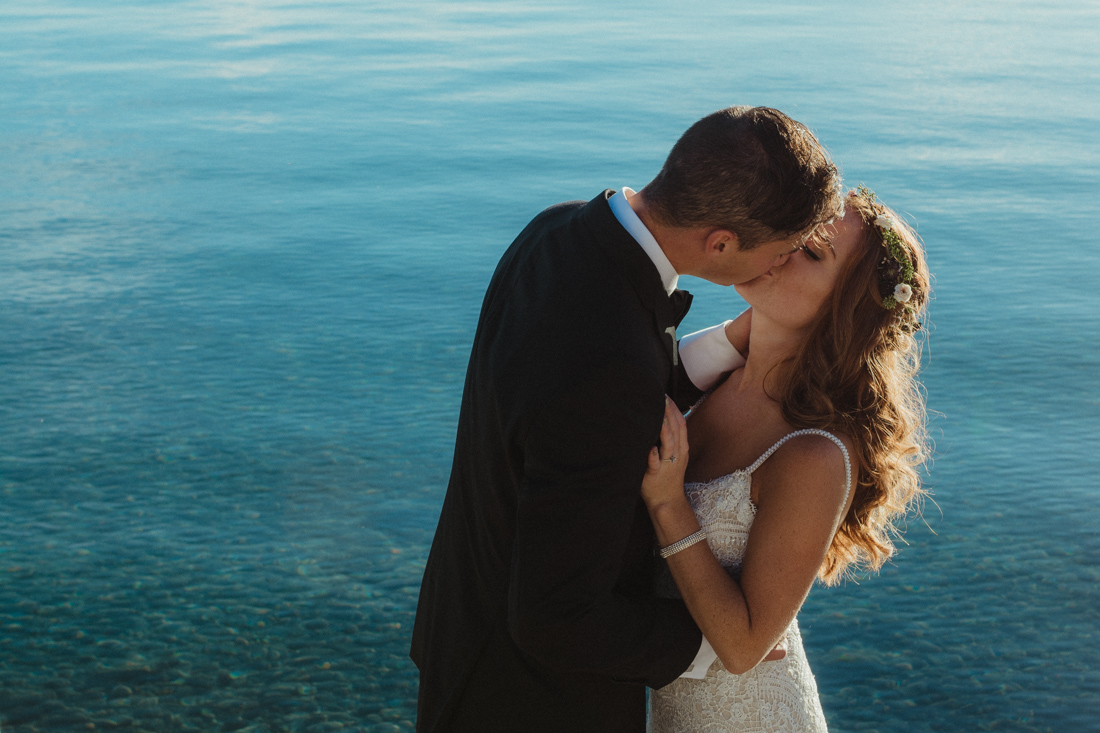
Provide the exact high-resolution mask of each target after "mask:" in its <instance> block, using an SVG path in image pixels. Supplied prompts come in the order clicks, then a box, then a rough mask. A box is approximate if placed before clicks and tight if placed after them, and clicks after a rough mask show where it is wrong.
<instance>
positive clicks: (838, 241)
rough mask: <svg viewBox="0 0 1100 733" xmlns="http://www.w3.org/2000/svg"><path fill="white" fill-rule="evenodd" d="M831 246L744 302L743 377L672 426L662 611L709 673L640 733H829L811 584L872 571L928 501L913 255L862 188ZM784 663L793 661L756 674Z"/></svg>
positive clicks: (666, 694) (656, 484) (656, 498)
mask: <svg viewBox="0 0 1100 733" xmlns="http://www.w3.org/2000/svg"><path fill="white" fill-rule="evenodd" d="M830 229H831V231H827V232H826V234H827V235H828V236H821V237H815V238H813V239H811V240H810V241H809V242H808V243H807V245H806V246H805V247H804V248H803V249H802V250H800V251H798V252H796V253H794V254H792V255H790V256H789V257H788V258H786V259H785V260H780V261H779V262H778V263H777V265H776V266H774V267H772V269H770V270H769V271H768V272H766V273H765V274H763V275H761V276H760V277H758V278H756V279H755V280H751V281H749V282H747V283H744V284H742V285H738V286H737V291H738V292H739V293H740V294H741V296H742V297H743V298H744V299H745V300H746V301H747V302H748V303H749V305H751V306H752V312H751V326H750V336H749V351H748V358H747V361H746V363H745V365H744V367H743V368H740V369H738V370H736V371H735V372H733V374H732V375H731V376H730V377H729V379H728V380H727V381H726V382H725V383H724V384H722V385H721V386H720V387H719V388H717V389H716V390H714V391H713V392H712V393H711V394H710V395H709V396H708V397H706V398H705V399H704V400H703V401H702V402H701V403H700V404H698V405H697V406H696V408H695V409H694V410H693V411H691V412H689V416H690V419H689V420H687V421H686V422H685V419H684V418H683V417H682V416H681V415H680V413H679V411H677V410H676V408H675V406H674V405H671V404H670V405H668V408H667V410H666V420H665V426H664V428H663V430H662V433H661V446H660V448H659V449H657V448H654V449H653V452H652V454H651V456H650V462H649V470H648V471H647V474H646V477H645V479H644V482H643V486H642V497H643V499H644V500H645V503H646V507H647V508H648V510H649V514H650V518H651V519H652V521H653V525H654V527H655V529H656V533H657V540H658V543H659V544H660V546H661V547H662V548H663V549H662V550H661V555H662V557H666V558H667V563H668V571H669V573H670V575H671V578H668V577H666V578H665V581H666V583H665V585H666V588H665V591H666V592H665V594H666V595H676V594H677V592H678V594H679V595H681V596H682V597H683V599H684V601H685V603H686V604H687V606H688V609H689V610H690V611H691V615H692V617H693V618H694V619H695V621H696V623H697V624H698V625H699V628H700V629H701V630H702V632H703V635H704V636H705V638H706V640H707V641H708V642H709V643H710V644H711V646H712V647H713V650H714V652H716V653H717V657H718V660H717V661H716V662H715V663H714V664H713V665H712V666H711V668H710V669H709V671H708V672H707V674H706V677H705V678H703V679H685V678H680V679H678V680H676V681H674V682H673V683H672V684H669V685H667V686H665V687H662V688H661V689H659V690H655V691H653V692H652V693H651V695H650V716H649V729H650V731H651V733H696V732H702V731H737V732H738V733H745V732H747V731H788V732H789V731H825V730H826V726H825V718H824V715H823V714H822V711H821V704H820V702H819V700H818V694H817V686H816V683H815V682H814V678H813V674H812V673H811V672H810V669H809V666H808V664H807V662H806V656H805V653H804V651H803V648H802V642H801V637H800V635H799V631H798V623H797V621H796V618H795V616H796V615H797V613H798V610H799V608H800V607H801V605H802V603H803V601H804V600H805V599H806V596H807V594H808V593H809V591H810V586H811V585H812V584H813V582H814V580H815V578H816V579H820V580H821V581H822V582H824V583H825V584H826V585H832V584H835V583H836V582H838V581H839V580H840V579H841V578H843V577H844V576H845V574H846V573H848V572H849V571H851V570H853V569H855V568H857V567H864V568H869V569H877V568H879V567H880V566H881V565H882V564H883V563H884V562H885V561H886V560H887V559H888V558H889V557H890V556H891V555H892V554H893V552H894V546H893V544H892V542H891V531H892V529H893V527H892V524H891V522H892V520H893V519H895V518H897V517H899V516H901V515H903V514H904V513H905V512H906V511H907V509H908V508H909V507H910V505H911V503H912V502H913V501H914V500H915V499H917V498H918V497H919V496H920V495H921V493H922V490H921V488H920V481H919V478H918V474H917V468H918V467H919V465H920V464H921V463H922V462H923V461H924V459H925V457H926V448H925V437H924V417H925V415H924V405H923V400H922V398H921V394H920V391H919V388H918V385H917V383H916V381H915V375H916V371H917V368H918V366H919V349H918V346H917V342H916V340H915V339H914V338H913V334H914V332H915V331H916V330H917V329H919V328H920V320H919V319H920V317H921V315H922V314H923V312H924V308H925V304H926V300H927V297H928V294H929V276H928V271H927V268H926V265H925V262H924V256H923V252H922V251H921V248H920V245H919V242H918V240H917V238H916V236H915V235H914V233H913V232H912V231H911V230H910V229H909V228H908V227H907V226H905V224H904V223H902V221H901V220H900V219H899V218H898V217H896V216H894V215H893V214H892V212H890V211H889V210H888V209H886V207H884V206H883V205H881V204H880V203H878V202H877V201H876V200H875V197H874V194H873V193H871V192H870V191H868V190H867V189H865V188H862V187H861V188H860V189H859V190H857V191H852V192H851V193H850V194H849V195H848V197H847V202H846V212H845V215H844V216H843V218H841V219H839V220H837V221H836V223H835V224H833V225H832V226H831V227H830ZM689 427H690V432H691V461H690V464H689V461H688V438H687V433H688V428H689ZM685 480H686V481H687V483H685ZM702 540H705V541H702ZM672 581H674V585H673V583H672ZM777 646H779V647H781V648H785V649H786V652H787V654H786V657H785V658H784V659H782V660H781V661H778V662H767V663H765V664H760V662H761V660H763V659H764V657H765V655H767V654H768V653H769V652H770V651H771V650H772V649H773V648H775V647H777ZM758 665H759V666H758Z"/></svg>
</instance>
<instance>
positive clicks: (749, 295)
mask: <svg viewBox="0 0 1100 733" xmlns="http://www.w3.org/2000/svg"><path fill="white" fill-rule="evenodd" d="M864 226H865V225H864V223H863V219H862V218H861V217H860V215H859V213H858V212H856V211H855V210H853V209H849V211H848V213H847V214H846V215H845V216H844V218H843V219H840V220H839V221H837V222H835V223H834V224H832V225H831V226H829V227H827V228H826V231H825V232H824V236H822V237H814V238H811V239H810V240H809V241H808V242H807V243H806V247H805V248H803V249H802V250H799V251H798V252H795V253H794V254H792V255H790V257H788V258H786V259H785V260H783V259H781V260H780V261H778V262H777V263H776V264H775V265H773V266H772V267H771V269H769V270H768V271H767V272H765V273H764V274H763V275H761V276H760V277H757V278H755V279H753V280H749V281H748V282H744V283H741V284H740V285H736V286H735V288H736V290H737V292H738V293H739V294H740V295H741V297H742V298H744V299H745V300H746V301H747V302H748V304H749V305H751V306H752V308H753V312H754V313H762V314H765V315H767V316H768V318H769V319H771V320H772V321H774V322H775V323H777V324H780V325H783V326H785V327H787V328H792V329H802V328H806V327H808V326H809V325H810V324H811V323H812V322H813V320H814V318H815V316H817V314H818V312H819V311H820V310H821V308H822V306H823V305H824V304H825V301H826V299H827V298H828V297H829V295H830V294H832V292H833V287H834V285H835V284H836V280H837V277H838V275H839V273H840V270H841V268H842V267H843V265H844V263H845V262H847V260H848V258H849V257H850V256H851V255H852V253H853V252H854V251H855V249H856V247H858V246H859V243H860V240H861V238H862V237H863V227H864Z"/></svg>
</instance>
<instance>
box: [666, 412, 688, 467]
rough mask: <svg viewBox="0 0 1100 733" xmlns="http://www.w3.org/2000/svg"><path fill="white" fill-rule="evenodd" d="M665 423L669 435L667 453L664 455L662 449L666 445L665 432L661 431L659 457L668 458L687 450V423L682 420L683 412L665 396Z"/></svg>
mask: <svg viewBox="0 0 1100 733" xmlns="http://www.w3.org/2000/svg"><path fill="white" fill-rule="evenodd" d="M665 425H666V426H668V428H669V436H668V440H667V445H668V447H669V451H668V455H665V451H664V450H663V449H664V447H665V445H666V439H665V433H664V431H663V430H662V432H661V443H662V445H661V448H662V451H661V458H670V457H672V456H677V457H679V456H680V455H682V454H684V453H686V452H687V423H686V421H685V420H684V416H683V414H682V413H681V412H680V408H678V407H676V403H675V402H673V401H672V400H670V399H668V398H667V397H666V398H665Z"/></svg>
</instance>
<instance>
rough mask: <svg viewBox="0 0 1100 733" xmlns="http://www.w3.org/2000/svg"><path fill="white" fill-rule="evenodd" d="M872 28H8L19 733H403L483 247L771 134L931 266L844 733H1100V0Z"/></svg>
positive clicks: (4, 103)
mask: <svg viewBox="0 0 1100 733" xmlns="http://www.w3.org/2000/svg"><path fill="white" fill-rule="evenodd" d="M880 5H882V4H881V3H872V2H855V3H848V4H845V5H844V7H843V9H841V8H840V6H836V7H833V8H822V7H818V6H817V5H814V4H808V3H806V4H787V5H783V6H777V5H776V4H774V3H765V2H738V3H719V2H709V3H702V2H686V3H681V4H678V5H677V6H676V8H675V9H671V7H670V6H669V5H668V4H666V3H656V2H643V3H640V4H635V5H633V6H630V7H629V8H628V7H627V6H621V7H612V6H599V7H594V6H592V4H590V3H579V2H564V3H554V4H545V3H534V2H529V1H527V0H521V1H517V2H511V3H499V2H497V3H493V2H482V3H460V2H446V1H437V0H425V1H424V2H419V3H381V2H376V1H375V0H365V1H360V2H336V1H323V2H317V3H310V4H306V3H294V2H278V1H276V0H272V1H264V0H219V1H218V2H214V1H213V0H194V1H192V2H178V1H174V0H167V1H165V2H158V3H155V4H154V3H148V4H141V3H133V4H129V3H125V2H118V1H116V0H105V1H104V2H99V3H77V2H72V3H65V2H61V1H59V0H38V1H37V2H35V3H19V2H15V1H14V0H0V28H2V29H3V30H2V34H0V35H2V38H3V42H2V43H0V109H2V110H3V113H2V114H0V173H2V175H0V334H2V336H3V338H2V339H0V375H2V379H0V729H2V730H3V732H4V733H28V732H30V731H51V732H53V731H86V730H123V729H125V730H145V731H157V732H161V731H232V730H245V731H310V732H311V733H313V732H316V731H332V730H361V731H372V732H374V731H400V730H408V729H411V727H412V724H413V720H414V716H415V698H416V680H417V678H416V670H415V668H414V667H413V666H412V664H411V662H410V661H409V660H408V658H407V650H408V644H409V634H410V631H411V622H412V618H413V611H414V608H415V602H416V595H417V592H418V584H419V581H420V574H421V572H422V569H423V565H424V561H425V559H426V556H427V550H428V547H429V544H430V542H431V537H432V533H433V530H434V528H435V523H436V518H437V516H438V512H439V508H440V505H441V502H442V498H443V491H444V487H445V485H446V480H447V475H448V472H449V468H450V460H451V450H452V445H453V437H454V430H455V424H456V420H457V414H458V404H459V399H460V395H461V387H462V380H463V375H464V370H465V366H466V359H467V356H468V353H469V348H470V343H471V339H472V335H473V330H474V326H475V322H476V318H477V312H478V308H479V305H480V301H481V296H482V293H483V291H484V288H485V286H486V284H487V282H488V279H489V276H490V274H491V272H492V269H493V267H494V265H495V263H496V260H497V258H498V257H499V255H500V254H501V252H502V251H503V250H504V248H505V247H506V246H507V245H508V243H509V242H510V241H511V239H512V238H513V237H514V236H515V234H516V233H517V232H518V231H519V230H520V229H521V228H522V226H523V225H524V224H525V223H526V222H527V221H528V220H529V219H530V218H531V217H532V216H533V215H534V214H535V213H537V212H538V211H539V210H541V209H542V208H544V207H546V206H548V205H550V204H553V203H556V202H558V201H563V200H571V199H589V198H591V197H593V196H595V195H596V194H597V193H598V192H599V191H601V190H603V189H604V188H608V187H610V188H618V187H620V186H624V185H625V186H632V187H634V188H640V187H641V186H643V185H644V184H645V183H646V182H647V181H648V180H649V178H650V177H651V176H652V175H653V174H654V173H655V172H656V171H657V169H658V168H659V166H660V164H661V162H662V160H663V158H664V155H665V154H666V152H667V150H668V149H669V147H670V146H671V145H672V143H673V142H674V141H675V139H676V138H677V136H678V135H679V134H680V132H682V131H683V130H684V129H685V128H686V127H687V126H688V125H689V124H690V123H691V122H693V121H694V120H695V119H697V118H698V117H700V116H702V115H704V114H706V113H708V112H711V111H713V110H715V109H718V108H720V107H724V106H727V105H729V104H734V103H748V104H766V105H770V106H774V107H778V108H780V109H783V110H785V111H787V112H788V113H790V114H791V115H792V116H794V117H795V118H797V119H799V120H801V121H803V122H805V123H806V124H808V125H809V126H810V127H812V128H813V129H814V130H815V131H816V132H817V133H818V135H819V137H820V138H821V140H822V141H823V142H824V143H825V145H826V146H828V147H829V148H830V150H831V151H832V152H833V154H834V156H835V157H836V159H837V160H838V161H839V162H840V163H841V165H842V168H843V170H844V172H845V177H846V180H847V181H848V183H850V184H852V185H854V184H856V183H859V182H865V183H867V184H868V185H870V186H871V187H873V188H875V189H876V190H877V191H878V193H879V195H880V196H881V197H882V198H883V199H884V200H885V201H886V202H888V203H890V204H892V205H893V206H895V207H896V208H898V209H899V210H901V211H904V212H907V215H908V216H909V218H910V219H911V220H912V221H913V222H915V224H916V226H917V227H918V229H919V231H920V233H921V234H922V236H923V238H924V240H925V242H926V245H927V248H928V253H929V260H930V263H931V267H932V270H933V271H934V272H935V273H936V276H937V279H936V288H937V298H936V300H935V302H934V303H933V305H932V311H931V313H932V321H933V324H934V329H933V330H932V333H931V337H930V340H929V343H928V347H927V349H926V363H927V368H926V373H925V374H926V377H925V382H926V385H927V392H928V402H929V406H930V408H931V409H932V410H933V411H935V412H936V413H937V414H936V416H935V418H934V421H933V434H934V436H935V438H936V447H937V457H936V461H935V463H934V465H933V466H932V467H931V469H930V474H929V485H930V487H931V489H932V491H933V492H934V499H935V503H934V504H933V503H931V502H930V503H928V504H927V505H926V507H925V511H924V519H923V520H922V519H920V518H914V519H913V520H911V521H910V522H909V526H908V529H907V532H906V534H905V537H906V540H907V541H908V544H907V545H902V546H901V552H900V554H899V555H898V557H897V558H896V561H895V562H894V563H892V564H891V565H889V566H888V567H887V568H886V569H885V570H884V571H883V572H882V573H881V574H880V575H878V576H875V577H868V578H865V579H861V580H860V582H858V583H848V584H846V585H845V586H843V587H841V588H837V589H824V588H817V589H815V591H814V592H813V593H812V595H811V597H810V599H809V601H808V603H807V604H806V607H805V608H804V610H803V612H802V615H801V625H802V628H803V633H804V635H805V638H806V643H807V648H808V653H809V655H810V658H811V663H812V664H813V666H814V668H815V670H816V673H817V677H818V684H819V687H820V689H821V693H822V701H823V706H824V709H825V712H826V716H827V718H828V720H829V723H830V726H831V728H832V729H833V730H836V731H898V730H905V731H970V730H997V731H1089V730H1092V731H1096V730H1100V635H1098V629H1100V533H1098V532H1097V529H1096V528H1097V526H1098V525H1100V501H1098V499H1100V480H1098V476H1100V275H1098V272H1100V247H1098V246H1097V245H1100V241H1098V236H1097V226H1096V222H1097V220H1098V215H1100V210H1098V209H1100V207H1098V205H1097V193H1098V192H1100V146H1098V145H1097V142H1096V141H1097V139H1100V134H1098V133H1100V51H1098V49H1100V43H1098V41H1100V4H1098V3H1097V2H1094V1H1092V0H1090V1H1088V2H1082V1H1081V0H1075V1H1072V2H1071V1H1070V0H1057V1H1054V2H1026V3H1025V2H1020V1H1018V0H1007V1H1006V0H996V1H994V0H976V1H975V2H972V3H965V4H964V3H953V2H947V1H946V0H931V1H930V2H926V3H908V4H905V5H904V6H902V5H899V6H897V7H894V8H892V9H884V8H882V7H880ZM687 280H690V278H688V279H687ZM685 285H686V286H687V287H689V288H690V289H692V290H693V291H694V292H695V293H696V296H697V298H696V305H695V307H694V309H693V310H692V313H691V314H690V316H689V317H688V320H687V322H686V324H685V325H686V327H687V328H688V329H689V330H690V329H693V328H699V327H703V326H705V325H709V324H711V323H714V322H716V321H718V320H721V319H724V318H726V317H730V316H731V315H732V314H734V313H736V312H737V311H738V310H739V307H740V303H739V301H738V299H737V297H736V295H735V294H734V293H732V292H730V291H728V290H723V289H722V288H718V287H716V286H712V285H709V284H707V283H703V282H699V281H694V280H692V281H691V282H686V283H685ZM681 330H684V329H681Z"/></svg>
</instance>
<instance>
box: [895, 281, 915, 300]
mask: <svg viewBox="0 0 1100 733" xmlns="http://www.w3.org/2000/svg"><path fill="white" fill-rule="evenodd" d="M912 297H913V288H911V287H909V286H908V285H906V284H905V283H898V284H897V285H895V286H894V300H896V301H897V302H899V303H908V302H909V299H910V298H912Z"/></svg>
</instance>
